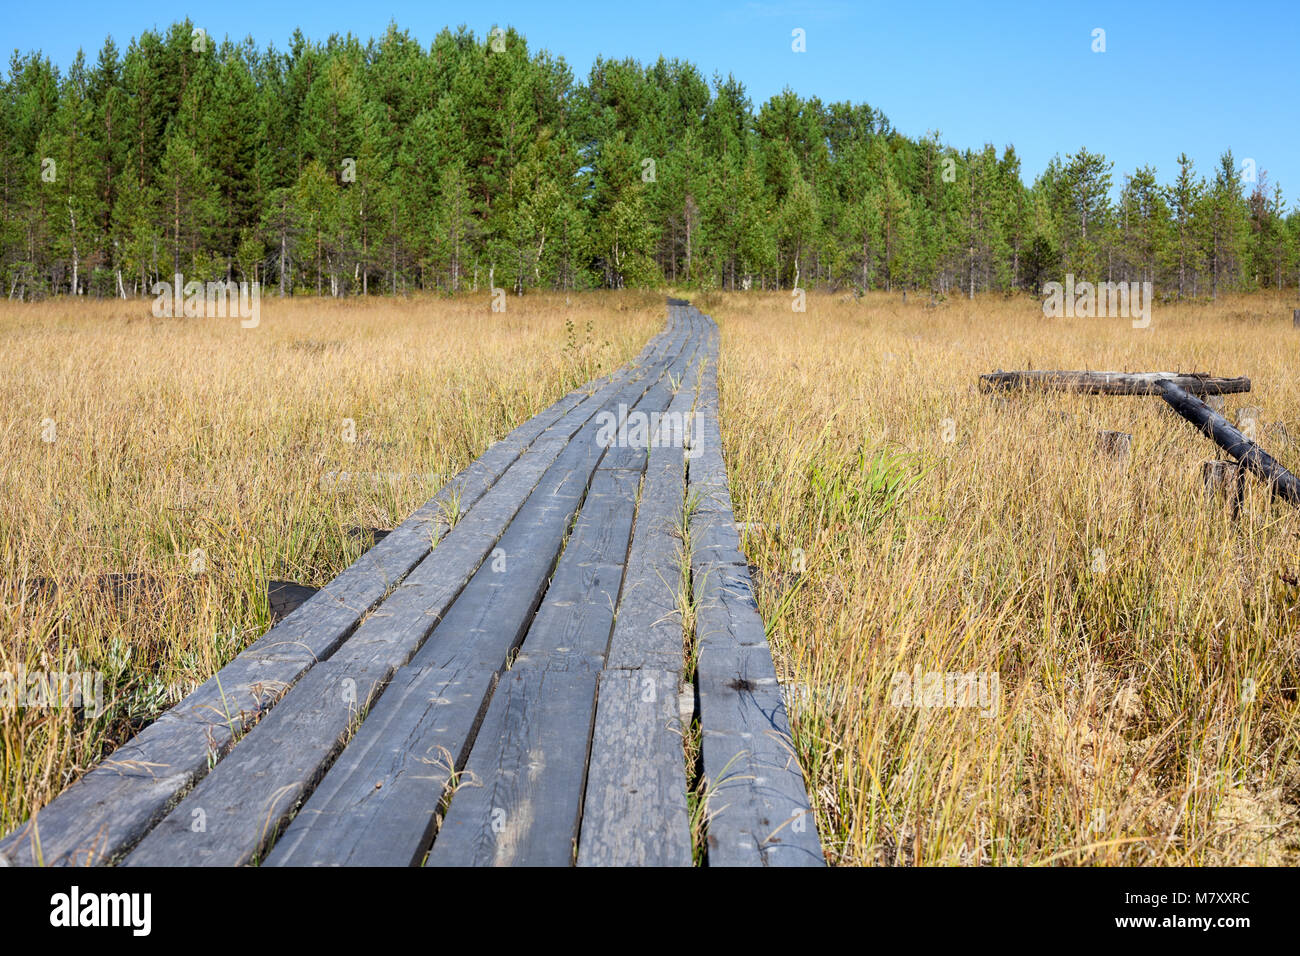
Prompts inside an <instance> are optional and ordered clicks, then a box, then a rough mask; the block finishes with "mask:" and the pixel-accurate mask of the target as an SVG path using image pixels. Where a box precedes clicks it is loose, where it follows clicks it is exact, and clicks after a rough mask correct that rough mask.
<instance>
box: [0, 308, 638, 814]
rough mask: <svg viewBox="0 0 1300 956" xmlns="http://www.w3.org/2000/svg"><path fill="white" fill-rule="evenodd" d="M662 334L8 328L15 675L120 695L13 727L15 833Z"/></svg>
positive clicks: (358, 312) (3, 612) (107, 320)
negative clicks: (273, 616)
mask: <svg viewBox="0 0 1300 956" xmlns="http://www.w3.org/2000/svg"><path fill="white" fill-rule="evenodd" d="M662 324H663V299H662V298H661V297H660V296H657V295H649V294H645V295H638V294H634V293H623V294H617V295H614V296H599V297H595V296H577V295H575V296H573V297H571V300H570V302H569V303H567V304H566V297H565V296H564V295H536V296H527V297H524V298H515V297H509V298H508V302H507V311H506V313H505V314H493V313H491V312H490V311H489V303H488V297H487V295H486V294H483V295H480V296H476V297H473V298H469V297H463V298H459V299H456V300H446V299H434V298H427V299H410V300H397V301H390V300H375V301H372V302H366V303H361V302H358V301H356V300H343V301H331V300H323V301H322V300H310V299H309V300H290V301H285V302H281V301H277V300H275V299H273V298H269V297H268V299H267V300H265V301H264V302H263V308H262V315H261V324H260V326H259V327H258V328H255V329H243V328H241V327H240V325H239V321H238V320H237V319H155V318H153V317H152V316H151V315H150V303H149V302H129V303H125V302H98V303H96V302H71V301H67V300H58V301H53V302H48V303H44V304H37V305H17V304H6V305H3V306H0V365H2V366H3V368H4V369H5V371H6V374H5V376H4V377H3V379H0V410H2V411H0V674H3V673H4V672H8V673H10V674H11V675H12V674H16V673H17V672H18V671H19V669H20V668H25V669H26V670H28V671H36V670H45V671H53V672H65V673H66V672H73V671H81V670H90V671H96V670H97V671H103V672H104V675H105V686H104V696H105V703H106V705H107V710H106V712H105V713H104V714H103V715H102V716H100V717H99V718H98V719H95V720H89V721H88V720H84V719H82V718H81V717H79V716H77V715H76V714H74V712H73V711H72V710H71V709H67V708H63V709H55V708H45V707H28V708H25V709H22V710H18V711H15V710H14V709H12V708H6V710H5V712H4V714H3V720H2V722H0V831H7V830H8V829H10V828H11V827H13V826H14V825H16V824H17V823H18V822H19V821H20V820H22V819H24V818H25V817H26V816H27V815H28V813H29V812H30V811H31V810H32V809H33V808H35V807H39V806H40V805H42V804H43V803H45V802H46V801H48V800H49V799H50V798H51V797H52V796H54V795H55V794H56V793H57V792H58V791H59V790H61V789H62V788H63V786H64V785H65V784H66V783H67V782H69V781H70V780H71V779H72V778H73V777H75V776H76V775H77V774H78V773H80V772H81V771H83V770H84V769H85V768H86V767H87V766H88V765H89V764H90V763H91V762H93V761H94V760H95V759H97V758H98V757H99V756H101V755H102V754H103V753H104V752H106V751H107V750H108V749H111V748H112V747H113V746H114V745H115V744H116V743H118V742H120V741H121V740H123V739H125V738H126V737H128V736H130V734H131V733H132V732H133V731H134V730H136V729H138V728H139V727H140V726H141V725H142V724H143V723H144V722H147V721H149V720H151V719H152V718H153V717H155V716H156V715H157V714H158V713H159V712H160V711H161V710H163V709H165V707H166V706H168V705H169V704H170V703H172V702H174V701H175V699H177V697H178V696H179V695H180V694H182V693H184V692H185V691H186V690H188V689H189V687H190V686H192V685H193V684H194V683H195V682H198V681H201V680H203V679H205V678H206V677H208V676H209V675H211V674H212V673H213V672H214V671H215V670H216V669H217V668H218V667H220V665H221V664H223V663H224V662H225V661H227V660H229V659H230V658H231V657H232V656H234V654H236V653H238V651H239V650H240V649H242V648H243V647H244V646H246V645H247V644H248V643H249V642H250V641H252V640H253V639H254V638H255V637H257V636H258V635H259V634H261V633H262V632H263V631H265V629H266V627H267V626H268V624H269V613H270V612H269V609H268V606H267V601H266V584H267V581H268V580H272V579H280V580H290V581H296V582H298V583H301V584H307V585H315V586H319V585H321V584H323V583H325V582H326V581H328V580H329V579H330V578H332V577H333V576H334V575H336V574H337V573H338V572H339V571H341V570H342V569H343V568H345V567H346V566H347V565H348V564H349V563H351V562H352V561H353V560H355V558H356V557H357V556H358V555H359V554H360V553H361V550H362V547H363V545H362V543H361V541H360V540H358V539H356V538H355V537H350V536H349V531H350V530H351V529H365V528H389V527H392V526H394V525H395V524H397V523H399V522H400V521H401V520H403V519H404V518H405V517H406V516H407V515H408V514H410V513H411V512H412V511H414V510H415V509H416V508H417V507H418V506H419V505H421V504H423V503H424V502H425V501H427V500H428V499H429V498H430V497H431V496H432V495H433V493H434V492H435V491H437V489H438V488H439V487H440V486H441V485H442V484H443V482H444V481H445V480H446V479H447V478H448V477H450V476H451V475H452V474H454V473H455V472H456V471H458V470H459V469H461V468H462V467H464V466H465V465H466V464H468V463H469V462H470V461H471V460H473V459H474V458H475V457H476V456H478V455H479V454H481V453H482V452H483V450H484V449H485V448H486V447H487V446H488V445H489V444H490V443H491V442H493V441H495V440H496V439H498V438H500V437H501V436H502V435H504V434H505V433H506V432H507V431H509V430H510V428H512V427H513V426H514V425H516V424H518V423H519V422H521V421H523V420H525V419H527V418H528V417H529V416H531V415H533V414H534V413H536V412H538V411H540V410H541V409H542V408H544V407H545V406H546V405H548V404H549V403H551V402H552V401H554V400H555V399H557V398H559V397H560V396H561V395H563V394H564V393H565V392H567V391H569V390H570V389H572V388H574V387H576V386H577V385H579V384H581V383H583V382H585V381H587V380H589V379H591V378H593V377H595V376H598V375H602V374H605V373H606V372H608V371H610V370H612V369H614V368H616V367H618V366H619V365H621V364H623V363H624V362H625V361H627V360H628V359H629V358H630V357H631V356H632V355H633V354H635V352H636V351H637V350H638V349H639V348H640V346H641V345H642V344H643V343H644V342H645V340H646V339H647V338H649V336H650V335H652V334H653V333H654V332H656V331H658V330H659V329H660V328H662ZM47 439H49V440H47ZM340 473H347V474H348V475H349V476H350V477H342V476H341V475H340ZM196 559H197V560H196ZM196 572H198V573H196Z"/></svg>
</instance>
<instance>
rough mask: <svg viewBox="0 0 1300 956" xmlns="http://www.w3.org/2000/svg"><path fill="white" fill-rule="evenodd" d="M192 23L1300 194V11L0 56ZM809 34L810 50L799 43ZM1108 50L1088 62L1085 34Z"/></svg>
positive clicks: (97, 13)
mask: <svg viewBox="0 0 1300 956" xmlns="http://www.w3.org/2000/svg"><path fill="white" fill-rule="evenodd" d="M186 16H189V17H190V18H191V19H193V20H194V21H195V23H196V24H197V25H199V26H203V27H205V28H206V29H207V30H208V33H209V34H210V35H212V36H216V37H222V36H225V35H229V36H231V37H234V38H242V37H244V36H246V35H250V34H251V35H252V36H253V38H254V39H255V40H256V41H257V43H258V45H259V46H261V47H265V46H266V44H267V43H268V42H274V43H275V44H276V45H277V46H278V47H280V48H284V47H285V46H286V41H287V39H288V37H289V36H290V34H291V33H292V32H293V29H294V27H301V28H302V30H303V32H304V33H306V34H307V35H308V36H310V37H313V38H315V39H324V38H325V37H327V36H328V35H329V34H330V33H332V32H338V33H346V32H349V31H350V32H352V33H353V34H355V35H358V36H360V37H362V38H368V37H371V36H378V35H380V34H382V33H383V32H384V30H385V29H386V27H387V25H388V22H389V21H390V20H396V21H397V23H398V25H399V26H401V27H403V28H405V29H408V30H410V31H411V32H412V33H413V34H414V35H415V36H416V37H417V38H418V39H419V40H420V41H422V42H423V43H425V44H427V43H428V42H429V41H431V40H432V39H433V37H434V35H435V34H436V33H437V32H438V30H439V29H440V28H441V27H443V26H446V25H451V26H456V25H459V24H461V23H464V24H466V25H467V26H469V27H470V28H471V29H473V30H474V32H475V33H476V34H479V35H480V36H481V35H483V34H484V33H486V31H487V30H488V29H490V28H491V27H492V26H493V25H494V24H499V25H502V26H506V25H509V26H513V27H515V28H516V29H518V30H520V31H521V32H522V33H523V34H524V35H525V36H526V37H527V38H528V41H529V44H530V47H532V48H533V49H538V48H546V49H548V50H550V51H552V52H553V53H556V54H559V55H562V56H563V57H564V58H565V60H566V61H567V62H568V63H569V65H570V66H571V67H572V68H573V70H574V73H575V74H576V75H577V76H578V77H580V78H581V77H583V76H585V75H586V73H587V71H588V69H589V68H590V66H591V63H592V60H593V59H594V58H595V57H596V56H597V55H604V56H607V57H619V58H621V57H625V56H631V57H635V58H637V59H640V60H643V61H644V60H653V59H655V58H657V57H658V56H659V55H660V54H664V55H665V56H669V57H673V56H676V57H680V58H682V59H686V60H690V61H692V62H694V63H695V64H696V65H697V66H699V67H700V68H701V70H702V71H703V72H704V74H705V75H706V76H712V74H713V73H714V72H720V73H722V74H724V75H725V74H727V73H733V74H735V76H736V77H737V78H738V79H739V80H741V81H742V82H743V83H744V84H745V86H746V88H747V89H748V91H749V93H750V96H751V97H752V98H753V100H754V101H755V104H756V105H757V104H758V103H761V102H762V101H763V100H765V99H766V98H767V97H769V96H771V95H773V94H775V93H778V92H780V90H781V89H782V88H783V87H785V86H789V87H791V88H792V89H794V90H796V91H797V92H799V93H801V94H803V95H807V96H811V95H816V96H820V97H821V98H822V99H823V100H824V101H828V102H829V101H834V100H853V101H865V102H868V103H870V104H871V105H872V106H874V107H876V108H878V109H882V110H884V112H885V114H886V115H887V116H888V117H889V118H890V120H891V121H892V122H893V124H894V126H895V127H896V128H898V129H899V130H901V131H902V132H904V133H906V134H908V135H910V136H921V135H923V134H925V133H926V132H927V131H929V130H938V131H939V132H940V135H941V137H942V139H943V140H944V141H945V142H947V143H950V144H952V145H954V146H956V147H958V148H965V147H968V146H969V147H979V146H981V145H983V144H984V143H985V142H991V143H993V144H994V145H995V146H997V147H998V148H999V149H1001V147H1002V146H1004V145H1006V144H1008V143H1010V144H1014V145H1015V147H1016V150H1017V152H1018V153H1019V154H1020V156H1021V159H1022V162H1023V168H1024V174H1025V177H1026V179H1027V180H1031V179H1032V178H1033V176H1035V175H1036V174H1037V173H1039V172H1040V171H1041V170H1042V169H1043V167H1044V166H1045V165H1046V163H1047V161H1048V160H1049V159H1050V158H1051V157H1052V155H1053V154H1055V153H1058V152H1059V153H1061V154H1062V155H1064V154H1065V153H1068V152H1072V151H1074V150H1076V149H1078V148H1079V147H1080V146H1087V147H1088V148H1089V149H1090V150H1093V151H1094V152H1102V153H1105V154H1106V156H1107V158H1109V159H1111V160H1113V161H1114V163H1115V169H1114V177H1115V181H1116V183H1117V184H1118V183H1119V182H1120V181H1121V179H1122V175H1123V173H1124V172H1126V171H1130V170H1132V169H1134V168H1136V167H1137V166H1139V165H1142V164H1151V165H1154V166H1155V167H1156V169H1157V173H1158V175H1159V177H1160V180H1161V181H1162V182H1167V181H1169V180H1170V179H1172V177H1173V173H1174V171H1175V168H1176V164H1175V158H1176V157H1177V155H1178V153H1179V152H1180V151H1186V152H1187V153H1188V155H1189V156H1191V157H1192V158H1193V159H1194V160H1195V161H1196V165H1197V169H1198V171H1200V172H1202V173H1209V172H1210V171H1211V170H1212V168H1213V166H1214V165H1215V164H1216V163H1217V160H1218V157H1219V154H1220V153H1222V152H1223V150H1225V149H1227V148H1229V147H1231V149H1232V151H1233V153H1234V154H1235V155H1236V156H1237V157H1238V159H1243V158H1250V159H1253V160H1254V161H1255V163H1256V166H1257V168H1258V169H1259V170H1267V171H1268V176H1269V180H1270V182H1281V184H1282V186H1283V189H1284V191H1285V195H1286V197H1287V204H1288V206H1290V207H1294V206H1295V205H1296V199H1297V197H1300V75H1298V73H1300V71H1298V69H1297V60H1296V40H1297V38H1298V37H1300V2H1297V0H1290V2H1287V0H1264V2H1254V3H1249V4H1230V3H1223V2H1219V3H1210V2H1202V0H1189V2H1181V3H1175V2H1162V3H1148V2H1141V0H1133V2H1129V3H1109V2H1088V3H1081V2H1059V3H1058V2H1053V0H1043V2H1040V3H1031V2H1024V3H1009V2H1003V3H999V2H992V3H971V2H949V3H936V2H922V0H904V2H898V0H893V2H888V3H879V2H871V3H852V2H839V0H823V2H812V0H808V2H800V0H785V2H782V0H771V2H723V3H708V2H703V0H696V2H679V0H651V2H638V0H632V2H627V0H600V2H589V0H570V2H566V3H549V2H542V0H534V2H497V3H491V2H487V3H484V2H475V3H467V2H458V3H447V2H425V3H414V2H412V3H400V2H395V0H313V2H311V3H308V4H302V5H290V4H277V3H273V2H269V0H261V2H247V0H223V2H221V3H198V4H195V3H190V4H185V3H160V2H151V0H119V2H114V3H103V2H95V3H88V2H81V0H70V2H66V3H63V4H60V5H59V6H58V7H57V8H54V7H51V6H50V5H48V4H21V5H19V4H13V5H11V6H10V8H9V9H8V10H7V11H6V18H5V22H4V24H3V27H0V30H3V35H0V47H3V48H4V50H5V54H6V58H7V55H8V52H9V51H11V50H13V49H15V48H18V49H22V50H24V51H27V50H31V49H40V50H43V51H44V52H45V53H46V54H48V55H49V56H50V57H51V58H52V59H53V60H54V61H55V63H57V64H59V65H60V66H66V65H67V63H68V62H69V61H70V60H71V58H72V57H73V55H74V54H75V53H76V50H77V48H78V47H84V48H85V50H86V53H87V57H88V58H90V59H92V60H93V59H94V56H95V53H96V52H97V51H98V49H99V47H100V45H101V44H102V42H103V39H104V37H105V36H107V35H108V34H112V36H113V37H114V39H115V40H116V41H117V43H118V46H119V47H122V48H125V46H126V44H127V42H128V41H129V40H130V38H131V37H132V36H135V35H137V34H138V33H140V31H141V30H144V29H147V28H150V27H157V28H165V27H166V26H167V25H168V24H170V23H171V22H173V21H175V20H180V19H184V18H185V17H186ZM796 28H798V29H802V30H804V31H805V36H806V46H807V51H806V52H804V53H795V52H793V51H792V50H791V31H793V30H794V29H796ZM1097 28H1100V29H1103V30H1105V44H1106V50H1105V52H1104V53H1094V52H1093V51H1092V46H1093V42H1094V40H1093V31H1094V29H1097Z"/></svg>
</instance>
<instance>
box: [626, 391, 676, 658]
mask: <svg viewBox="0 0 1300 956" xmlns="http://www.w3.org/2000/svg"><path fill="white" fill-rule="evenodd" d="M694 401H695V390H694V387H693V384H691V383H689V382H685V381H683V382H682V383H681V387H680V388H679V389H678V391H677V394H676V395H675V396H674V398H673V401H672V403H671V405H670V406H669V408H668V412H669V414H670V415H677V416H687V417H688V416H689V413H690V410H691V408H692V407H693V405H694ZM661 436H662V432H661V434H660V435H657V436H656V439H658V438H660V437H661ZM676 437H677V438H678V439H680V438H681V436H680V435H679V436H676ZM685 501H686V458H685V451H684V449H683V447H682V446H681V444H673V445H667V446H660V447H652V448H650V449H649V459H648V463H647V466H646V474H645V482H644V484H643V485H642V488H641V499H640V501H639V502H638V504H637V513H636V526H635V529H634V530H633V533H632V547H631V549H630V550H629V552H628V557H627V571H626V574H625V575H624V579H623V593H622V595H621V597H620V598H619V606H618V617H617V619H616V621H615V623H614V632H613V635H612V636H611V639H610V649H609V661H608V665H607V666H609V667H622V668H635V667H657V668H663V669H668V670H677V671H680V670H681V669H682V667H683V663H684V662H683V655H682V651H683V647H682V624H681V601H680V593H681V587H682V581H681V578H682V561H683V560H684V556H683V553H682V548H683V545H684V542H683V541H682V538H681V524H682V514H683V509H684V506H685Z"/></svg>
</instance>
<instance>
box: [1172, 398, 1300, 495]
mask: <svg viewBox="0 0 1300 956" xmlns="http://www.w3.org/2000/svg"><path fill="white" fill-rule="evenodd" d="M1160 387H1161V389H1162V393H1163V396H1164V400H1165V401H1166V402H1168V403H1169V407H1170V408H1172V409H1173V410H1174V411H1176V412H1177V413H1178V414H1179V415H1181V416H1183V418H1185V419H1187V420H1188V421H1189V422H1191V423H1192V424H1193V425H1195V426H1196V427H1197V429H1199V430H1200V431H1201V432H1202V433H1203V434H1204V435H1206V436H1207V437H1208V438H1210V439H1211V440H1212V441H1213V442H1214V443H1215V444H1216V445H1218V446H1219V447H1220V448H1222V449H1223V450H1224V451H1226V452H1227V453H1228V454H1229V455H1231V456H1232V458H1233V459H1234V460H1235V461H1238V462H1240V463H1241V464H1242V466H1243V467H1244V468H1246V469H1247V470H1248V471H1250V473H1251V474H1253V475H1254V476H1255V477H1256V478H1258V479H1259V480H1260V481H1263V482H1264V483H1265V484H1266V485H1267V486H1268V489H1269V491H1270V492H1272V493H1273V494H1274V495H1276V496H1277V497H1279V498H1281V499H1282V500H1283V501H1286V502H1287V503H1289V504H1292V505H1295V506H1296V507H1300V481H1297V480H1296V477H1295V475H1293V474H1291V472H1289V471H1287V469H1286V468H1284V467H1283V466H1282V464H1281V463H1280V462H1278V461H1277V459H1275V458H1274V457H1273V456H1272V455H1270V454H1269V453H1268V452H1266V451H1264V449H1262V448H1260V447H1259V445H1257V444H1255V443H1254V442H1253V441H1251V440H1250V439H1249V438H1247V437H1246V436H1245V435H1243V434H1242V433H1241V432H1240V431H1238V430H1237V429H1236V428H1235V427H1233V425H1232V424H1231V423H1229V421H1228V420H1227V419H1226V418H1224V417H1223V416H1222V415H1220V414H1219V413H1218V412H1216V411H1215V410H1214V409H1212V408H1210V406H1208V405H1206V404H1205V403H1204V402H1202V401H1200V400H1199V399H1197V398H1195V397H1193V396H1192V395H1190V394H1188V393H1187V391H1186V390H1184V389H1183V388H1181V387H1179V386H1178V385H1176V384H1174V383H1173V382H1162V383H1161V385H1160Z"/></svg>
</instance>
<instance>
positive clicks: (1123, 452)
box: [1097, 432, 1133, 465]
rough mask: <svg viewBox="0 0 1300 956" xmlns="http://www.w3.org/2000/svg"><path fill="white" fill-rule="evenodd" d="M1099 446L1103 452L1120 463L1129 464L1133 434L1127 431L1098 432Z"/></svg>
mask: <svg viewBox="0 0 1300 956" xmlns="http://www.w3.org/2000/svg"><path fill="white" fill-rule="evenodd" d="M1097 447H1098V448H1100V449H1101V452H1102V454H1105V455H1109V456H1110V457H1111V458H1114V459H1115V460H1116V461H1117V462H1119V463H1120V464H1123V465H1126V464H1128V458H1129V451H1130V450H1131V449H1132V447H1133V436H1132V435H1130V434H1128V433H1127V432H1097Z"/></svg>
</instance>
